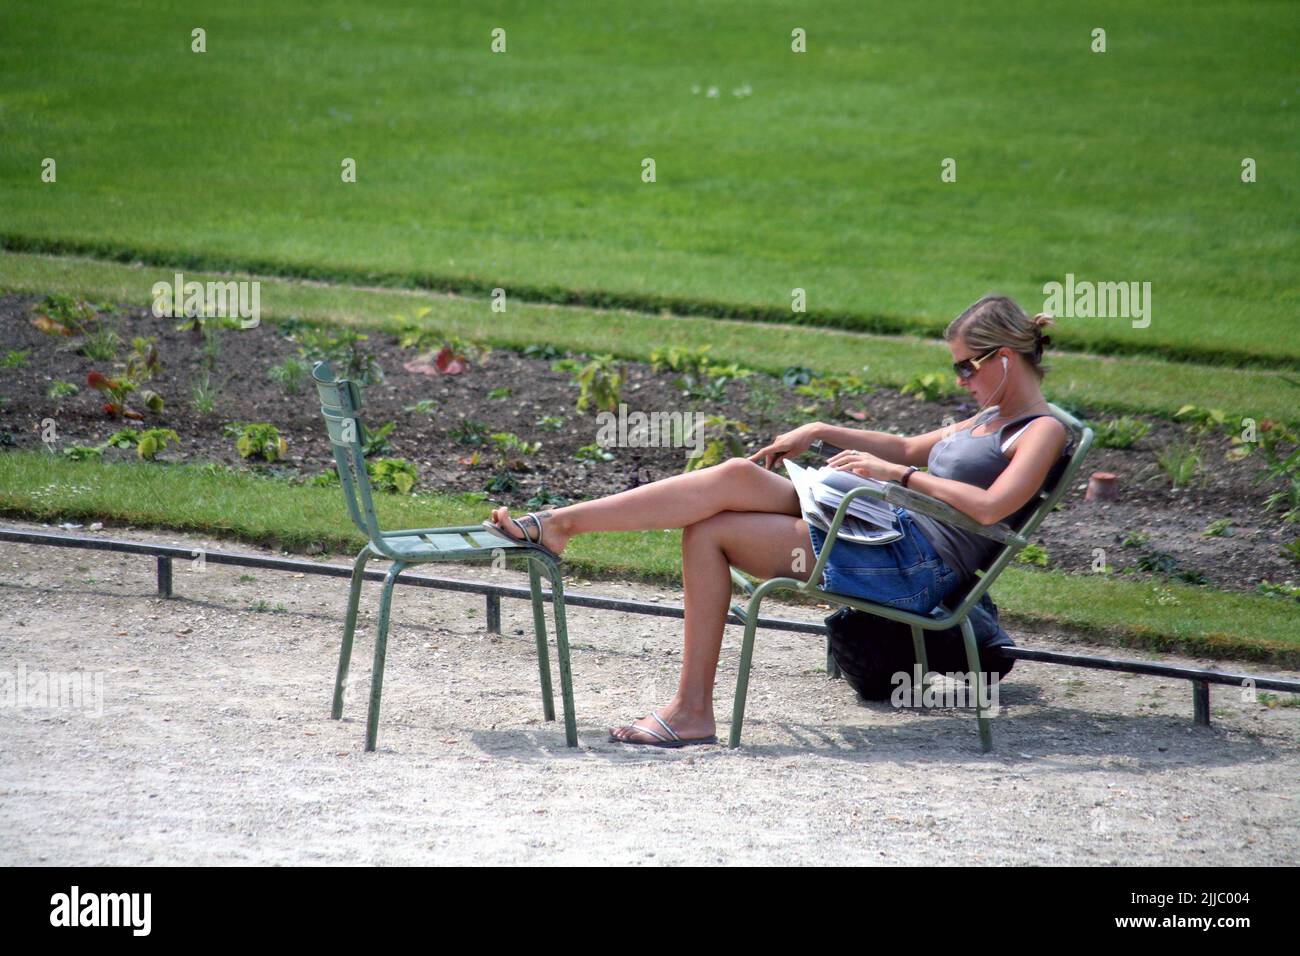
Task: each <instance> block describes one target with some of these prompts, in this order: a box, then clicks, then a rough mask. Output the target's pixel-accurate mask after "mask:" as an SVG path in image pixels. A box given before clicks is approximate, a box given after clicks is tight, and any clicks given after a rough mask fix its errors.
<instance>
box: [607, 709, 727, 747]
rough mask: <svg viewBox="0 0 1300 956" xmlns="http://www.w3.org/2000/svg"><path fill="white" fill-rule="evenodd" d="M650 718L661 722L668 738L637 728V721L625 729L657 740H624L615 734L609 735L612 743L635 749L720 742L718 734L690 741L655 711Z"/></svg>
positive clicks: (693, 738)
mask: <svg viewBox="0 0 1300 956" xmlns="http://www.w3.org/2000/svg"><path fill="white" fill-rule="evenodd" d="M650 716H651V717H653V718H654V719H655V720H657V721H658V722H659V726H660V727H662V728H663V729H664V730H666V731H667V732H668V736H667V737H665V736H664V735H663V734H661V733H659V732H658V731H657V730H651V729H650V728H649V727H637V726H635V721H634V722H633V723H632V724H628V725H627V727H626V728H625V729H627V730H634V731H637V732H638V733H643V734H649V735H650V736H651V737H654V738H656V739H655V740H624V739H623V738H622V737H615V736H614V735H613V734H610V735H609V739H610V742H611V743H616V744H631V745H632V746H634V747H691V746H694V745H695V744H716V743H717V742H718V737H717V735H716V734H710V735H709V736H708V737H691V738H690V739H687V738H685V737H682V736H681V735H680V734H678V733H677V731H675V730H673V729H672V728H671V727H669V726H668V723H667V721H665V720H664V719H663V718H662V717H660V716H659V714H658V713H656V712H655V711H653V710H652V711H650Z"/></svg>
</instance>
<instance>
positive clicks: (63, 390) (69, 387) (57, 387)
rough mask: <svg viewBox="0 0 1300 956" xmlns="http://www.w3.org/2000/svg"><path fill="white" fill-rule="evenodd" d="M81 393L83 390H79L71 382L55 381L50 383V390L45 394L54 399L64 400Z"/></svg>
mask: <svg viewBox="0 0 1300 956" xmlns="http://www.w3.org/2000/svg"><path fill="white" fill-rule="evenodd" d="M79 391H81V389H79V388H77V386H76V385H73V384H72V383H71V382H61V381H54V382H51V383H50V387H49V390H48V391H47V392H46V393H45V394H46V395H48V396H49V397H50V398H53V399H62V398H71V397H72V396H73V395H76V394H77V393H78V392H79Z"/></svg>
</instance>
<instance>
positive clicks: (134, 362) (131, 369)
mask: <svg viewBox="0 0 1300 956" xmlns="http://www.w3.org/2000/svg"><path fill="white" fill-rule="evenodd" d="M161 368H162V362H160V361H159V360H158V346H157V345H156V344H155V341H154V338H153V337H152V336H150V337H149V338H147V339H146V338H142V337H140V336H136V337H135V338H133V339H132V340H131V351H130V352H128V353H127V356H126V375H127V378H129V379H130V380H131V381H133V382H135V383H136V385H143V384H144V383H145V382H147V381H149V380H150V379H152V378H153V377H154V376H155V375H156V374H158V372H159V370H160V369H161Z"/></svg>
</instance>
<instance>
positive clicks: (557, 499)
mask: <svg viewBox="0 0 1300 956" xmlns="http://www.w3.org/2000/svg"><path fill="white" fill-rule="evenodd" d="M568 503H569V499H568V498H565V497H563V496H561V495H554V494H551V492H549V491H548V490H547V488H546V482H544V481H543V482H542V486H541V488H539V489H537V494H535V495H533V496H532V497H531V498H529V499H528V500H527V501H526V502H525V503H524V504H525V505H526V506H527V507H528V508H529V509H530V510H533V511H536V510H538V509H541V508H552V507H554V508H563V507H564V506H565V505H567V504H568Z"/></svg>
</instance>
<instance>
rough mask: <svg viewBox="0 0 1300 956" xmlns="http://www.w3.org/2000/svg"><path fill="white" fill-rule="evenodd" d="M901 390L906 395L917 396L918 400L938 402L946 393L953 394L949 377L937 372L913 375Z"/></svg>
mask: <svg viewBox="0 0 1300 956" xmlns="http://www.w3.org/2000/svg"><path fill="white" fill-rule="evenodd" d="M899 391H900V392H901V393H902V394H904V395H912V396H915V398H916V400H917V401H918V402H921V401H924V402H937V401H939V399H941V398H943V397H944V396H946V395H951V394H953V391H954V390H953V388H952V386H951V385H950V384H949V383H948V379H947V378H946V377H945V376H943V375H939V374H937V373H935V372H927V373H926V374H925V375H913V376H912V377H911V378H909V379H908V380H907V382H906V384H904V385H903V387H902V388H900V389H899Z"/></svg>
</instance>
